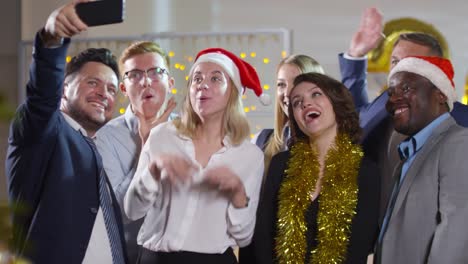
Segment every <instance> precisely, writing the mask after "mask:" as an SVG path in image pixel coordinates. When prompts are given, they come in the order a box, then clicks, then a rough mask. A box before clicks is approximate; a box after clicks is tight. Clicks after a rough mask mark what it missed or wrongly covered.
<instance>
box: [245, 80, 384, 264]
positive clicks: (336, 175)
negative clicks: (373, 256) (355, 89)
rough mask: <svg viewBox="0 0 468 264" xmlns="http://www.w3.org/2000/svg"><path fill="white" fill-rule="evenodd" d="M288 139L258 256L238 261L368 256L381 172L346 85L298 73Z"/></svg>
mask: <svg viewBox="0 0 468 264" xmlns="http://www.w3.org/2000/svg"><path fill="white" fill-rule="evenodd" d="M289 116H290V122H291V123H290V126H291V136H292V140H291V146H290V148H289V150H288V151H285V152H281V153H279V154H277V155H275V156H274V157H273V159H272V161H271V165H270V167H269V171H268V174H267V180H266V182H265V186H264V193H263V197H262V200H261V202H260V205H259V208H258V218H257V223H256V227H255V233H254V239H253V241H255V242H254V244H253V245H252V246H253V248H254V252H255V254H254V256H253V257H252V258H254V259H249V260H247V259H244V260H245V262H244V260H243V261H242V262H241V263H265V264H267V263H268V264H270V263H353V264H356V263H366V259H367V256H368V254H369V253H370V252H371V250H372V248H373V244H374V241H375V238H376V235H377V229H378V209H379V208H378V206H379V186H380V183H379V175H377V174H376V171H377V168H376V166H375V164H374V163H373V162H372V161H371V160H370V159H368V158H367V157H366V156H365V155H364V153H363V151H362V149H361V147H360V146H359V145H358V144H357V142H359V138H360V134H361V128H360V127H359V117H358V114H357V112H356V111H355V108H354V104H353V100H352V97H351V94H350V93H349V92H348V89H346V87H345V86H344V85H343V84H341V83H340V82H338V81H336V80H334V79H332V78H330V77H328V76H326V75H323V74H319V73H306V74H301V75H299V76H298V77H297V78H296V79H295V80H294V88H293V89H292V91H291V93H290V107H289Z"/></svg>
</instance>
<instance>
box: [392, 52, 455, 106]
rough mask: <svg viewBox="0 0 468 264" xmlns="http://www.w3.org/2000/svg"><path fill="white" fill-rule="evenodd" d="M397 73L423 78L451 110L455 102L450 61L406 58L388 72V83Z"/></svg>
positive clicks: (437, 58)
mask: <svg viewBox="0 0 468 264" xmlns="http://www.w3.org/2000/svg"><path fill="white" fill-rule="evenodd" d="M398 72H411V73H415V74H417V75H420V76H423V77H425V78H426V79H428V80H429V81H431V83H432V84H434V86H435V87H437V88H438V89H439V90H440V91H441V92H442V93H443V94H445V96H447V104H448V107H449V109H450V110H452V109H453V102H455V101H456V100H457V94H456V92H455V84H454V83H453V75H454V72H453V66H452V63H450V60H447V59H444V58H440V57H425V56H414V57H413V56H411V57H406V58H404V59H402V60H401V61H399V62H398V64H397V65H396V66H395V67H394V68H393V69H392V70H391V71H390V74H389V75H388V81H389V80H390V78H391V77H392V76H393V75H395V74H396V73H398Z"/></svg>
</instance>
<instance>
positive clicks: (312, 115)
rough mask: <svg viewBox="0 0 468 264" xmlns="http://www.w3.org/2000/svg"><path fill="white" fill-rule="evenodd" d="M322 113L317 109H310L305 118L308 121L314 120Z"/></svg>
mask: <svg viewBox="0 0 468 264" xmlns="http://www.w3.org/2000/svg"><path fill="white" fill-rule="evenodd" d="M320 115H321V113H320V112H319V111H315V110H312V111H308V112H306V113H305V118H304V119H305V120H306V122H310V121H313V120H315V119H317V118H319V117H320Z"/></svg>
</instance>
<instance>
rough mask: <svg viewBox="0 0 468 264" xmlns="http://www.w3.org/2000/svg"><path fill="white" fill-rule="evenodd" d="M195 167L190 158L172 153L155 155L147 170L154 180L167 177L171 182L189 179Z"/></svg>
mask: <svg viewBox="0 0 468 264" xmlns="http://www.w3.org/2000/svg"><path fill="white" fill-rule="evenodd" d="M197 169H198V167H197V166H196V165H195V164H194V163H193V162H191V161H190V160H188V159H186V158H184V157H181V156H178V155H173V154H167V155H159V156H156V157H155V158H154V159H153V160H152V161H151V162H150V164H149V171H150V172H151V174H152V175H153V177H154V179H155V180H156V181H159V180H164V179H168V180H169V182H170V183H171V184H176V183H178V182H187V181H189V180H191V179H192V174H193V172H194V171H196V170H197Z"/></svg>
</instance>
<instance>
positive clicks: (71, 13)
mask: <svg viewBox="0 0 468 264" xmlns="http://www.w3.org/2000/svg"><path fill="white" fill-rule="evenodd" d="M89 1H90V0H75V1H72V2H71V3H68V4H66V5H64V6H62V7H59V8H58V9H56V10H55V11H54V12H52V13H51V14H50V15H49V18H48V19H47V22H46V25H45V27H44V31H45V34H46V37H47V38H48V39H61V38H70V37H72V36H75V35H77V34H79V33H81V32H83V31H85V30H86V29H87V28H88V26H86V24H85V23H83V21H81V19H80V18H79V17H78V15H77V13H76V11H75V6H76V4H78V3H85V2H89Z"/></svg>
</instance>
